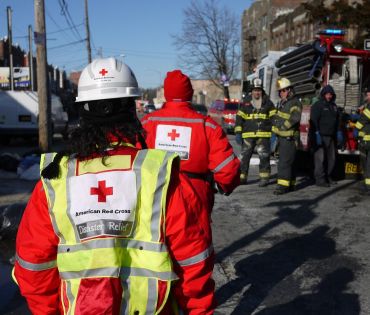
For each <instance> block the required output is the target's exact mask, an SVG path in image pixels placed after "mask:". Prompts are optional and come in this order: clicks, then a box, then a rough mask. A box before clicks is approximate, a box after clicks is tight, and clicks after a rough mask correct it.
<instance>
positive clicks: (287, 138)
mask: <svg viewBox="0 0 370 315" xmlns="http://www.w3.org/2000/svg"><path fill="white" fill-rule="evenodd" d="M277 87H278V91H279V97H280V101H279V103H278V104H277V112H276V115H275V118H274V120H273V126H272V132H274V133H275V134H276V135H277V138H278V142H279V146H278V148H279V149H278V154H279V162H278V174H277V187H276V189H275V191H274V194H275V195H282V194H285V193H288V192H289V191H292V190H294V189H295V180H296V174H295V165H294V164H295V163H294V162H295V157H296V151H297V147H298V141H299V126H300V121H301V114H302V104H301V102H300V101H299V100H298V98H297V97H296V96H295V95H294V89H293V86H292V83H291V82H290V81H289V80H288V79H287V78H280V79H279V80H278V81H277Z"/></svg>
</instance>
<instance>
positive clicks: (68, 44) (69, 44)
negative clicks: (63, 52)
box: [48, 39, 86, 50]
mask: <svg viewBox="0 0 370 315" xmlns="http://www.w3.org/2000/svg"><path fill="white" fill-rule="evenodd" d="M85 40H86V39H81V40H77V41H75V42H71V43H67V44H62V45H58V46H54V47H50V48H48V50H52V49H57V48H62V47H66V46H72V45H75V44H79V43H82V42H84V41H85Z"/></svg>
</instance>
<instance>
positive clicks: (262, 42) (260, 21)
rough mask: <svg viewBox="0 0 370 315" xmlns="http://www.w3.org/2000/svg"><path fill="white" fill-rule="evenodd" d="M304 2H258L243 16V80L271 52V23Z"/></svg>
mask: <svg viewBox="0 0 370 315" xmlns="http://www.w3.org/2000/svg"><path fill="white" fill-rule="evenodd" d="M302 2H304V0H257V1H255V2H254V3H253V4H252V5H251V6H250V7H249V8H248V9H247V10H245V11H244V12H243V16H242V42H241V49H242V78H243V80H244V79H246V76H247V75H248V74H249V73H251V72H252V71H253V68H254V67H255V65H256V64H258V63H259V62H260V61H261V58H262V57H263V56H264V55H266V54H267V52H268V51H269V50H271V41H272V37H271V23H272V22H273V21H274V20H275V19H276V18H277V17H279V16H281V15H285V14H287V13H289V12H292V11H293V10H294V9H295V8H296V7H297V6H299V5H300V4H301V3H302Z"/></svg>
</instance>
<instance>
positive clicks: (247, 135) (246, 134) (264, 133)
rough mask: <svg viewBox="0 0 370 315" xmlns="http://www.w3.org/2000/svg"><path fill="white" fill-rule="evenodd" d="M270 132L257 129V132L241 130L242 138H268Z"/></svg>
mask: <svg viewBox="0 0 370 315" xmlns="http://www.w3.org/2000/svg"><path fill="white" fill-rule="evenodd" d="M270 137H271V132H268V131H257V132H243V133H242V138H270Z"/></svg>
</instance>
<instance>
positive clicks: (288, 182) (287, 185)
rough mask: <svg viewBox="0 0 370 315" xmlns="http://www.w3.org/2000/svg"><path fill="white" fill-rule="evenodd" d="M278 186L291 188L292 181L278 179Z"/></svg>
mask: <svg viewBox="0 0 370 315" xmlns="http://www.w3.org/2000/svg"><path fill="white" fill-rule="evenodd" d="M277 184H278V185H281V186H285V187H289V186H290V181H289V180H285V179H278V180H277Z"/></svg>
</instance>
